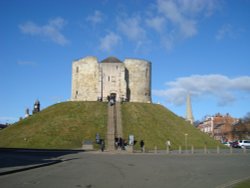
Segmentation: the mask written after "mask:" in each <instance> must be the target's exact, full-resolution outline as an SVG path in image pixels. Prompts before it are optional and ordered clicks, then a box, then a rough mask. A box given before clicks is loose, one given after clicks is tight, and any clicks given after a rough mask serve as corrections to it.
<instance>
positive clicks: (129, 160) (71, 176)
mask: <svg viewBox="0 0 250 188" xmlns="http://www.w3.org/2000/svg"><path fill="white" fill-rule="evenodd" d="M53 159H57V160H58V159H60V160H62V161H63V162H60V163H57V164H54V165H50V166H45V167H41V168H36V169H32V170H28V171H23V172H18V173H14V174H9V175H2V176H0V187H1V188H8V187H10V188H29V187H30V188H31V187H32V188H44V187H45V188H50V187H60V188H71V187H84V188H102V187H105V188H127V187H128V188H147V187H148V188H153V187H154V188H159V187H160V188H161V187H164V188H168V187H170V188H175V187H176V188H182V187H185V188H189V187H190V188H196V187H197V188H198V187H199V188H201V187H202V188H213V187H215V188H222V187H227V185H230V184H232V182H234V181H238V180H242V179H244V178H249V177H250V155H249V154H233V155H230V154H228V155H216V154H213V155H163V154H110V153H105V152H104V153H99V152H97V153H87V152H79V153H78V152H76V153H71V154H68V153H66V154H65V155H61V154H60V155H58V156H57V157H56V158H53ZM2 160H3V159H2Z"/></svg>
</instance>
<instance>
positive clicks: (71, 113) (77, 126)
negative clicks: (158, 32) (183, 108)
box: [0, 102, 218, 149]
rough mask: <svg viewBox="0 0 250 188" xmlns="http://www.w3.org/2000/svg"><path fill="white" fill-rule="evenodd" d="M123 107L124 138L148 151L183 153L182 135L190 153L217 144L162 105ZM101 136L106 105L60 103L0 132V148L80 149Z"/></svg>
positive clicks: (104, 123)
mask: <svg viewBox="0 0 250 188" xmlns="http://www.w3.org/2000/svg"><path fill="white" fill-rule="evenodd" d="M121 107H122V122H123V135H124V138H125V139H127V138H128V135H129V134H133V135H134V136H135V139H136V140H137V141H138V143H137V144H136V149H139V141H140V140H141V139H143V140H144V141H145V146H146V148H147V149H153V148H154V147H155V146H157V148H158V149H166V146H165V142H166V141H167V140H170V141H171V144H172V148H173V149H178V148H179V145H181V146H182V148H183V149H185V136H184V135H185V134H188V136H187V144H188V146H189V149H190V147H191V145H194V147H195V148H203V147H204V144H205V143H207V146H208V147H214V148H215V147H216V146H217V144H218V142H216V141H214V140H212V139H211V138H210V137H208V136H207V135H206V134H204V133H201V132H200V131H199V130H197V129H196V128H194V127H193V126H192V125H190V124H189V123H187V122H186V121H185V120H183V119H182V118H180V117H178V116H176V115H175V114H174V113H172V112H171V111H169V110H168V109H166V108H165V107H163V106H161V105H156V104H144V103H124V104H122V105H121ZM96 133H100V136H101V137H102V138H106V133H107V103H101V102H63V103H59V104H55V105H52V106H50V107H48V108H46V109H44V110H42V111H41V112H39V113H37V114H35V115H32V116H30V117H29V118H26V119H23V120H21V121H19V122H17V123H15V124H14V125H12V126H10V127H8V128H5V129H3V130H1V131H0V147H14V148H57V149H63V148H81V145H82V141H83V140H92V141H94V140H95V134H96Z"/></svg>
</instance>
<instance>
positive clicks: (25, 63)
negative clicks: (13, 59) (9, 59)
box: [17, 61, 37, 66]
mask: <svg viewBox="0 0 250 188" xmlns="http://www.w3.org/2000/svg"><path fill="white" fill-rule="evenodd" d="M17 64H18V65H20V66H36V65H37V63H35V62H32V61H18V62H17Z"/></svg>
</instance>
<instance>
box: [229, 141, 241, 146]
mask: <svg viewBox="0 0 250 188" xmlns="http://www.w3.org/2000/svg"><path fill="white" fill-rule="evenodd" d="M230 146H231V147H232V148H240V146H239V142H238V140H236V141H234V142H231V144H230Z"/></svg>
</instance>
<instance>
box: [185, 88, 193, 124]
mask: <svg viewBox="0 0 250 188" xmlns="http://www.w3.org/2000/svg"><path fill="white" fill-rule="evenodd" d="M186 121H189V122H190V123H191V124H193V123H194V117H193V112H192V106H191V99H190V94H189V93H188V94H187V111H186Z"/></svg>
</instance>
